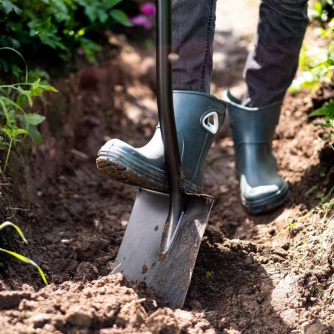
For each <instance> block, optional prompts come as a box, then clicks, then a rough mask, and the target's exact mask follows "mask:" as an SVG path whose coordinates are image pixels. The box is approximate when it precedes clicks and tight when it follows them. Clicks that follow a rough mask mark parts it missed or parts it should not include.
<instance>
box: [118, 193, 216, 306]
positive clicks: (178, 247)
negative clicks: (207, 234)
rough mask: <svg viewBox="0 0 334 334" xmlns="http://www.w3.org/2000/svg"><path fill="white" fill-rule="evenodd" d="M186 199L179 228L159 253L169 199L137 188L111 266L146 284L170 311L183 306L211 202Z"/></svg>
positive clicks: (209, 198) (194, 196)
mask: <svg viewBox="0 0 334 334" xmlns="http://www.w3.org/2000/svg"><path fill="white" fill-rule="evenodd" d="M185 196H186V205H185V210H184V216H183V218H182V220H181V221H180V222H179V224H180V227H179V229H178V232H177V234H176V236H175V239H174V241H173V243H172V245H171V247H170V248H169V250H168V252H167V253H166V254H162V252H161V250H160V244H161V238H162V232H163V230H164V228H165V225H166V220H167V217H168V213H169V201H170V197H169V195H167V194H163V193H158V192H155V191H150V190H146V189H142V188H140V189H139V192H138V194H137V197H136V200H135V204H134V207H133V210H132V213H131V216H130V220H129V224H128V226H127V228H126V231H125V235H124V238H123V241H122V244H121V247H120V249H119V252H118V255H117V258H116V261H115V264H114V273H122V274H123V275H124V276H125V278H126V279H127V280H128V281H143V282H145V284H146V286H147V287H153V288H154V290H155V293H156V295H157V296H159V297H160V298H162V299H163V300H164V301H166V303H167V305H168V306H169V307H171V308H181V307H182V306H183V303H184V300H185V297H186V294H187V291H188V287H189V285H190V280H191V276H192V273H193V268H194V266H195V262H196V258H197V254H198V251H199V247H200V243H201V239H202V237H203V234H204V231H205V227H206V224H207V221H208V219H209V215H210V211H211V208H212V205H213V201H214V199H213V197H212V196H208V195H203V194H200V195H198V194H186V195H185Z"/></svg>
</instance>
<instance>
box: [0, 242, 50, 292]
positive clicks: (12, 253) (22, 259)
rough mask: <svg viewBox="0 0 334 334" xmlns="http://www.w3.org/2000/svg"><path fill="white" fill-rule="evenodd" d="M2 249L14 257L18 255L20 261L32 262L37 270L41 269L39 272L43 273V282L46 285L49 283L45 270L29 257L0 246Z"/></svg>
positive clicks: (0, 249)
mask: <svg viewBox="0 0 334 334" xmlns="http://www.w3.org/2000/svg"><path fill="white" fill-rule="evenodd" d="M0 251H2V252H4V253H8V254H10V255H12V256H14V257H16V258H17V259H19V260H20V261H22V262H24V263H29V264H32V265H33V266H34V267H36V268H37V270H38V271H39V274H40V275H41V277H42V280H43V282H44V283H45V285H48V281H47V280H46V278H45V275H44V273H43V270H42V269H41V268H40V267H39V266H38V265H37V264H36V263H35V262H34V261H32V260H30V259H29V258H27V257H25V256H23V255H21V254H17V253H14V252H11V251H9V250H7V249H3V248H0Z"/></svg>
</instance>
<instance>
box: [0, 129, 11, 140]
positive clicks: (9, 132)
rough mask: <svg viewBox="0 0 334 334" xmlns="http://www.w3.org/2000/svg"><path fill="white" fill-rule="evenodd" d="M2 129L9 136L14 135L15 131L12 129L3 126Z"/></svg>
mask: <svg viewBox="0 0 334 334" xmlns="http://www.w3.org/2000/svg"><path fill="white" fill-rule="evenodd" d="M1 131H2V132H3V133H5V134H6V135H7V136H8V137H9V138H12V137H13V131H12V130H11V129H9V128H5V127H3V128H1Z"/></svg>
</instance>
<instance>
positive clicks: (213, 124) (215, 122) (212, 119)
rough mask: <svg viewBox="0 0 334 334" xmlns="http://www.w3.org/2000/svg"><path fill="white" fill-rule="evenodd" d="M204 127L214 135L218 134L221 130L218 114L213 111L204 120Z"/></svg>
mask: <svg viewBox="0 0 334 334" xmlns="http://www.w3.org/2000/svg"><path fill="white" fill-rule="evenodd" d="M202 126H203V127H204V128H205V129H207V130H208V131H210V132H211V133H213V134H216V133H217V131H218V129H219V119H218V114H217V113H216V112H215V111H212V112H210V113H208V114H206V115H205V116H204V117H203V118H202Z"/></svg>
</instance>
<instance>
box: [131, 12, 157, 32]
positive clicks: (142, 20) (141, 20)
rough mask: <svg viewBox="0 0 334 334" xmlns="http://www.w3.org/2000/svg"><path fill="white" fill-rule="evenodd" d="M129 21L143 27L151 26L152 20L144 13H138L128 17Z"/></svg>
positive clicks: (149, 27) (148, 27)
mask: <svg viewBox="0 0 334 334" xmlns="http://www.w3.org/2000/svg"><path fill="white" fill-rule="evenodd" d="M130 21H131V22H132V23H133V24H135V25H136V26H141V27H144V28H145V29H151V28H152V22H151V21H150V20H149V19H148V18H147V17H146V16H144V15H138V16H136V17H132V18H130Z"/></svg>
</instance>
